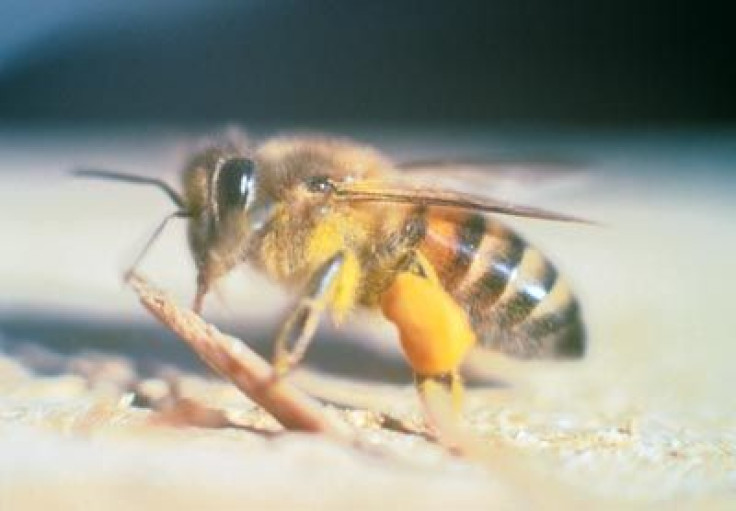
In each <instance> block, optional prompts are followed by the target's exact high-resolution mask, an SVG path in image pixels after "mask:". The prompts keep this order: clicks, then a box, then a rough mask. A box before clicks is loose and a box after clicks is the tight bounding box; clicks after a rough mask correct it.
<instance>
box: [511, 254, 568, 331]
mask: <svg viewBox="0 0 736 511" xmlns="http://www.w3.org/2000/svg"><path fill="white" fill-rule="evenodd" d="M530 250H534V249H530ZM522 278H523V277H522ZM556 281H557V270H556V269H555V267H554V266H552V265H551V264H550V263H548V262H547V261H545V262H544V270H543V273H542V275H540V278H539V279H538V280H536V281H535V282H533V283H527V284H525V285H524V286H523V287H521V288H519V289H517V290H515V293H514V294H513V295H512V296H511V298H509V299H508V300H505V301H504V302H503V303H502V304H499V310H498V317H499V325H501V326H502V327H506V328H508V327H511V326H513V325H516V324H518V323H521V322H522V321H524V320H525V319H526V318H527V317H528V316H529V315H530V314H531V313H532V311H533V310H534V309H535V308H536V307H537V305H539V303H540V302H541V301H542V300H544V298H545V297H546V296H547V293H549V292H550V290H551V289H552V286H554V284H555V282H556Z"/></svg>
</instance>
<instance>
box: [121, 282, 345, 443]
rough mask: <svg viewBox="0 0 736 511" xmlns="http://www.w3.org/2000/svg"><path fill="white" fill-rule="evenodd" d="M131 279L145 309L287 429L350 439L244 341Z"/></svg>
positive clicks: (343, 430)
mask: <svg viewBox="0 0 736 511" xmlns="http://www.w3.org/2000/svg"><path fill="white" fill-rule="evenodd" d="M129 282H130V284H131V286H132V287H133V289H134V290H135V292H136V293H137V294H138V297H139V299H140V301H141V303H142V304H143V306H144V307H146V309H148V310H149V311H150V312H151V313H152V314H153V315H154V316H155V317H156V318H157V319H158V320H159V321H161V323H163V324H164V325H166V326H167V327H168V328H169V329H170V330H171V331H173V332H174V333H175V334H176V335H178V336H179V338H181V340H182V341H184V342H185V343H186V344H187V345H189V347H190V348H192V350H194V352H195V353H196V354H197V355H198V356H199V357H200V358H201V359H202V360H203V361H204V362H205V363H206V364H207V365H208V366H210V367H211V368H212V369H214V370H215V371H216V372H218V373H219V374H220V375H222V376H224V377H225V378H227V379H228V380H230V381H231V382H232V383H233V384H234V385H235V386H236V387H238V388H239V389H240V390H241V391H242V392H243V393H244V394H245V395H246V396H248V397H249V398H250V399H251V400H253V401H254V402H255V403H257V404H258V405H260V406H261V407H263V409H265V410H266V411H267V412H268V413H270V414H271V415H272V416H273V417H274V418H275V419H276V420H277V421H278V422H279V423H281V424H282V425H283V426H284V427H285V428H286V429H289V430H296V431H307V432H311V433H322V434H326V435H328V436H330V437H332V438H335V439H338V440H340V441H347V440H349V434H348V430H347V427H346V426H345V425H344V424H340V423H338V422H336V421H334V420H329V418H328V417H327V416H325V415H324V414H323V413H322V410H321V409H320V407H319V405H318V404H317V403H316V402H315V401H313V400H312V399H311V398H309V397H308V396H307V395H305V394H304V393H302V392H301V391H299V390H298V389H297V388H296V387H294V386H293V385H291V384H290V383H289V382H288V381H284V380H277V379H275V373H274V371H273V368H272V367H271V365H270V364H269V363H268V362H266V361H265V360H263V359H262V358H261V357H260V356H259V355H258V354H256V353H255V352H253V351H252V350H251V349H250V348H249V347H248V346H247V345H246V344H245V343H244V342H243V341H241V340H240V339H237V338H235V337H232V336H229V335H226V334H223V333H221V332H220V331H219V330H218V329H217V328H215V327H214V326H212V325H210V324H208V323H206V322H205V321H204V320H203V319H202V318H200V317H199V316H198V315H197V314H195V313H194V312H192V311H190V310H184V309H182V308H180V307H179V306H177V305H176V304H175V303H174V302H173V301H172V300H171V299H170V298H169V297H168V296H166V295H165V294H164V293H163V292H162V291H160V290H158V289H155V288H153V287H151V286H150V285H149V284H148V283H147V282H146V281H145V280H144V279H143V278H142V277H140V276H138V275H136V274H133V275H131V276H130V279H129Z"/></svg>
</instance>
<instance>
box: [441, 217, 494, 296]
mask: <svg viewBox="0 0 736 511" xmlns="http://www.w3.org/2000/svg"><path fill="white" fill-rule="evenodd" d="M485 233H486V219H485V218H484V217H483V215H477V214H474V215H469V216H468V218H467V219H466V220H465V221H464V222H462V223H460V224H458V225H457V231H456V233H455V234H456V236H457V237H456V242H457V253H456V254H455V260H454V261H453V263H452V266H451V270H452V271H451V274H450V276H449V279H448V280H449V282H448V286H449V287H453V285H456V284H458V283H459V282H461V281H462V279H463V277H465V275H466V274H467V273H468V271H469V270H470V266H471V265H472V264H473V259H474V258H475V256H476V254H477V253H478V249H479V248H480V244H481V242H482V241H483V236H485Z"/></svg>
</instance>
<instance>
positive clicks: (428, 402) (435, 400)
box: [414, 371, 465, 419]
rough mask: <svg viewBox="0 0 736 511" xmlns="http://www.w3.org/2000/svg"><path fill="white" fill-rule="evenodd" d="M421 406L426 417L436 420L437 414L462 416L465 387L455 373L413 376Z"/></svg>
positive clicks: (458, 375) (460, 377) (454, 416)
mask: <svg viewBox="0 0 736 511" xmlns="http://www.w3.org/2000/svg"><path fill="white" fill-rule="evenodd" d="M414 385H415V386H416V388H417V392H418V393H419V397H420V399H421V401H422V405H423V407H424V409H425V412H426V414H427V416H428V417H434V418H435V419H436V416H437V414H443V415H445V416H451V417H453V418H458V417H460V416H461V415H462V410H463V397H464V395H465V386H464V384H463V379H462V376H460V374H459V373H458V372H457V371H449V372H446V373H441V374H435V375H431V376H427V375H422V374H417V373H415V374H414Z"/></svg>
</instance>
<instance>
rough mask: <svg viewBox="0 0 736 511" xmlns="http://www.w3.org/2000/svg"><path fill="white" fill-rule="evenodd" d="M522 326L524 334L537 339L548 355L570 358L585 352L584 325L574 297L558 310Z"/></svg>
mask: <svg viewBox="0 0 736 511" xmlns="http://www.w3.org/2000/svg"><path fill="white" fill-rule="evenodd" d="M524 326H525V328H524V333H525V335H526V336H528V337H531V338H535V339H539V341H540V342H541V343H542V345H543V351H544V352H545V353H546V354H547V355H548V356H555V357H565V358H572V357H581V356H583V355H584V354H585V344H586V340H585V339H586V333H585V326H584V325H583V321H582V318H581V315H580V306H579V305H578V301H577V300H576V299H575V298H571V299H570V301H569V302H568V303H567V305H565V306H564V307H563V308H561V309H560V310H557V311H555V312H550V313H549V314H546V315H544V316H542V317H540V318H535V319H534V320H532V321H530V322H529V323H528V324H526V325H524Z"/></svg>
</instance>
